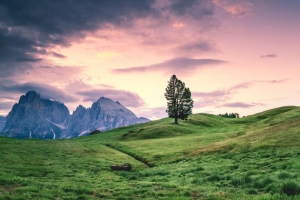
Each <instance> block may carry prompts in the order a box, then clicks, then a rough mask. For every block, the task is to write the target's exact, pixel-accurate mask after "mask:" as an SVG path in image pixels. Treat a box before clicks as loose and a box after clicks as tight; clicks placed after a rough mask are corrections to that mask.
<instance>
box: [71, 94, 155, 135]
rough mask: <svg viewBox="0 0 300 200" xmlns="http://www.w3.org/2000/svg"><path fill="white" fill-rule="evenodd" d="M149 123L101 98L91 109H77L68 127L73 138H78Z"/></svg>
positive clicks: (117, 104)
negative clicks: (93, 132) (97, 131)
mask: <svg viewBox="0 0 300 200" xmlns="http://www.w3.org/2000/svg"><path fill="white" fill-rule="evenodd" d="M148 121H149V120H148V119H146V118H138V117H137V116H136V115H135V114H134V113H133V112H131V111H130V110H128V109H127V108H125V107H124V106H123V105H122V104H120V103H119V102H114V101H112V100H111V99H108V98H105V97H101V98H100V99H99V100H98V101H97V102H95V103H93V104H92V106H91V108H88V109H86V108H84V107H83V106H79V107H77V109H76V110H75V111H74V113H73V114H72V116H71V117H70V120H68V127H70V128H69V131H70V134H72V137H78V136H82V135H88V134H89V133H90V132H92V131H94V130H100V131H106V130H110V129H114V128H118V127H123V126H128V125H132V124H138V123H145V122H148Z"/></svg>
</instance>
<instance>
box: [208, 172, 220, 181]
mask: <svg viewBox="0 0 300 200" xmlns="http://www.w3.org/2000/svg"><path fill="white" fill-rule="evenodd" d="M207 180H208V181H219V180H221V177H220V176H219V175H218V174H212V175H210V176H209V177H207Z"/></svg>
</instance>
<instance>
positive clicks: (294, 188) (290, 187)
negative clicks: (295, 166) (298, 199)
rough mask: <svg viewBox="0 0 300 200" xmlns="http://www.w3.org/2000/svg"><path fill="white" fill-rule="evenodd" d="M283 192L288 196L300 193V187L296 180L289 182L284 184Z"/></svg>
mask: <svg viewBox="0 0 300 200" xmlns="http://www.w3.org/2000/svg"><path fill="white" fill-rule="evenodd" d="M282 192H283V193H285V194H287V195H288V196H294V195H297V194H300V187H299V185H297V183H295V182H287V183H284V184H283V186H282Z"/></svg>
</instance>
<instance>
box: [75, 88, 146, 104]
mask: <svg viewBox="0 0 300 200" xmlns="http://www.w3.org/2000/svg"><path fill="white" fill-rule="evenodd" d="M76 94H78V95H81V96H83V97H84V101H91V102H96V101H97V100H98V99H99V98H100V97H101V96H104V97H107V98H110V99H112V100H114V101H119V102H120V103H121V104H122V105H124V106H125V107H127V106H128V107H140V106H143V105H144V104H145V103H144V101H143V99H141V97H140V96H139V95H138V94H136V93H133V92H130V91H125V90H114V89H91V90H85V91H78V92H76Z"/></svg>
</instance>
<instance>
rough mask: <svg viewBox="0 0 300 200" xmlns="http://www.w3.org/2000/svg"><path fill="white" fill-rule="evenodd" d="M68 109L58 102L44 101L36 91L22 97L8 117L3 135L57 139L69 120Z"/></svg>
mask: <svg viewBox="0 0 300 200" xmlns="http://www.w3.org/2000/svg"><path fill="white" fill-rule="evenodd" d="M69 116H70V114H69V110H68V108H67V107H66V106H65V105H64V104H62V103H60V102H58V101H51V100H49V99H42V98H41V97H40V95H39V94H38V93H36V92H35V91H29V92H27V93H26V95H25V96H24V95H22V96H21V97H20V100H19V103H17V104H15V105H14V106H13V108H12V110H11V111H10V112H9V114H8V116H7V121H6V124H5V127H4V128H3V130H2V133H1V135H3V136H8V137H14V138H21V139H24V138H38V139H57V138H61V133H62V131H63V130H64V129H65V127H64V123H65V121H66V120H67V119H68V118H69Z"/></svg>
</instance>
